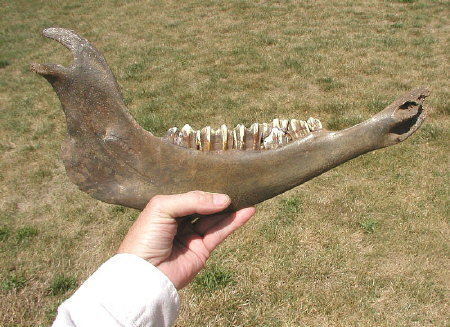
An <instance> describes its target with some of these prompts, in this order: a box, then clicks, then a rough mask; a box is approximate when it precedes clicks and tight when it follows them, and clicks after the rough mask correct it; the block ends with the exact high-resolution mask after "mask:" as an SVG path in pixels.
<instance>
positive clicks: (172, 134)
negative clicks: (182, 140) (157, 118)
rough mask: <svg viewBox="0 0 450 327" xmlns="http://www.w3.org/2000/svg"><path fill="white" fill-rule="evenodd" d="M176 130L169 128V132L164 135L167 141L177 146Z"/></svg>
mask: <svg viewBox="0 0 450 327" xmlns="http://www.w3.org/2000/svg"><path fill="white" fill-rule="evenodd" d="M178 134H179V132H178V128H176V127H172V128H169V130H168V131H167V133H166V137H167V138H168V139H169V141H170V142H172V143H174V144H178V143H177V138H178Z"/></svg>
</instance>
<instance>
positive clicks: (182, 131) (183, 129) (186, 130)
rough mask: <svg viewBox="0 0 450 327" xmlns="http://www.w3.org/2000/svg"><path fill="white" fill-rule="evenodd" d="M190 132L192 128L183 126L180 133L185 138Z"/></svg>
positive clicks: (187, 125)
mask: <svg viewBox="0 0 450 327" xmlns="http://www.w3.org/2000/svg"><path fill="white" fill-rule="evenodd" d="M191 132H192V127H191V126H189V124H186V125H184V126H183V128H182V129H181V133H182V134H183V136H187V135H189V134H190V133H191Z"/></svg>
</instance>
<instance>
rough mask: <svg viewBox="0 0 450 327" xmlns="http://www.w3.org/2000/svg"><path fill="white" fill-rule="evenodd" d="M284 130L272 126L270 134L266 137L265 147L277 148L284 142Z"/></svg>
mask: <svg viewBox="0 0 450 327" xmlns="http://www.w3.org/2000/svg"><path fill="white" fill-rule="evenodd" d="M283 137H284V132H283V131H282V130H281V129H279V128H277V127H274V128H272V130H271V132H270V134H269V135H268V136H267V137H266V138H264V141H263V144H264V148H265V149H274V148H277V147H278V146H279V145H280V144H283Z"/></svg>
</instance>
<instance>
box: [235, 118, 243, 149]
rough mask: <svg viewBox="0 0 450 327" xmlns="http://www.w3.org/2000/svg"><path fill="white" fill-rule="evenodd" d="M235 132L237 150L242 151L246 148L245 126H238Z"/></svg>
mask: <svg viewBox="0 0 450 327" xmlns="http://www.w3.org/2000/svg"><path fill="white" fill-rule="evenodd" d="M234 130H235V131H236V142H237V143H236V145H237V146H236V149H239V150H242V149H244V148H245V143H244V136H245V126H244V125H242V124H238V125H237V126H236V128H235V129H234Z"/></svg>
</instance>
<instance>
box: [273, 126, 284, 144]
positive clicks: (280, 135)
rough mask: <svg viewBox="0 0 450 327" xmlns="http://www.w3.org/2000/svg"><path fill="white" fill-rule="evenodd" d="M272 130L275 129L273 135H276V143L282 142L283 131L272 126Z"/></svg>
mask: <svg viewBox="0 0 450 327" xmlns="http://www.w3.org/2000/svg"><path fill="white" fill-rule="evenodd" d="M274 130H275V135H276V137H277V141H278V144H283V140H284V132H283V131H282V130H281V129H279V128H274Z"/></svg>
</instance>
